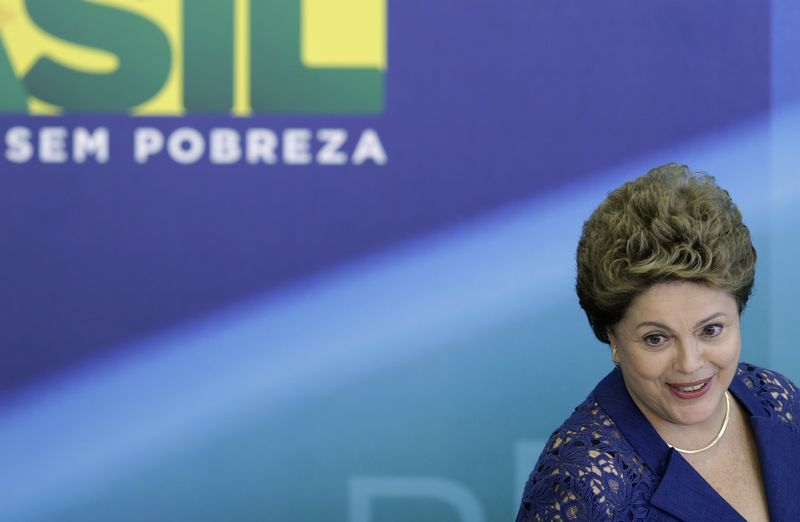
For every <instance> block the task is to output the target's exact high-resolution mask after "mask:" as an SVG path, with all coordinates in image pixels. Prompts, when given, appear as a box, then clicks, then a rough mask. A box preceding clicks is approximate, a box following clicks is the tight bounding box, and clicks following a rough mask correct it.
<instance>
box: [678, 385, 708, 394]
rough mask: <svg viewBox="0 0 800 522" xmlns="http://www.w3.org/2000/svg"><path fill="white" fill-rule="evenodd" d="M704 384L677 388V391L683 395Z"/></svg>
mask: <svg viewBox="0 0 800 522" xmlns="http://www.w3.org/2000/svg"><path fill="white" fill-rule="evenodd" d="M705 385H706V384H705V383H701V384H695V385H694V386H678V389H679V390H680V391H682V392H684V393H690V392H695V391H697V390H699V389H700V388H702V387H703V386H705Z"/></svg>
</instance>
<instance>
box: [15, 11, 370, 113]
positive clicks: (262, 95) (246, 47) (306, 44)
mask: <svg viewBox="0 0 800 522" xmlns="http://www.w3.org/2000/svg"><path fill="white" fill-rule="evenodd" d="M385 69H386V0H348V1H345V2H340V1H331V0H91V1H90V0H0V112H7V113H8V112H10V113H29V114H62V113H74V112H105V113H128V114H134V115H183V114H186V113H232V114H237V115H248V114H260V113H287V114H298V113H299V114H309V113H311V114H354V113H355V114H375V113H379V112H381V111H382V110H383V104H384V71H385Z"/></svg>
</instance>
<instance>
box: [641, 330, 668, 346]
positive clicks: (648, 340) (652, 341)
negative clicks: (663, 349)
mask: <svg viewBox="0 0 800 522" xmlns="http://www.w3.org/2000/svg"><path fill="white" fill-rule="evenodd" d="M667 339H668V338H667V336H666V335H664V334H660V333H652V334H649V335H645V336H644V344H646V345H647V346H649V347H650V348H658V347H659V346H661V345H662V344H664V343H666V342H667Z"/></svg>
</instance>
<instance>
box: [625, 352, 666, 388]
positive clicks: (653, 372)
mask: <svg viewBox="0 0 800 522" xmlns="http://www.w3.org/2000/svg"><path fill="white" fill-rule="evenodd" d="M629 363H630V364H629V369H630V370H633V371H632V372H631V373H633V374H634V375H635V377H636V379H637V380H640V381H650V382H660V381H662V380H664V375H665V374H666V373H667V372H668V371H669V367H670V364H671V363H670V358H669V355H668V354H667V353H652V352H650V353H648V352H641V353H639V354H637V355H635V356H632V357H630V359H629Z"/></svg>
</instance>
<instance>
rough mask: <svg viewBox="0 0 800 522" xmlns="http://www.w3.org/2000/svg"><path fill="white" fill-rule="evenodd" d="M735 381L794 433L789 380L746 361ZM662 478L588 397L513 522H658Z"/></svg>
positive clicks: (554, 442)
mask: <svg viewBox="0 0 800 522" xmlns="http://www.w3.org/2000/svg"><path fill="white" fill-rule="evenodd" d="M737 378H740V379H742V380H743V382H744V383H745V385H746V386H747V387H748V389H750V390H752V391H753V392H754V394H755V395H756V396H757V397H758V399H759V401H760V402H761V404H762V405H763V406H764V409H765V410H766V411H767V412H768V414H769V415H770V417H773V418H777V419H780V420H781V421H783V422H786V423H788V424H790V425H791V426H792V429H795V430H797V429H798V424H797V419H798V413H800V412H798V411H797V410H798V399H800V392H798V389H797V387H796V386H795V385H794V384H793V383H792V382H791V381H789V380H788V379H786V378H785V377H783V376H782V375H780V374H778V373H776V372H772V371H770V370H765V369H763V368H759V367H756V366H752V365H749V364H744V363H743V364H741V365H739V368H738V371H737ZM660 480H661V478H660V477H659V476H658V475H656V474H655V473H654V472H653V471H652V470H651V469H650V468H649V467H648V466H647V465H646V464H645V463H644V462H642V461H641V459H640V458H639V456H638V455H637V454H636V451H635V450H634V449H633V447H632V446H631V445H630V443H629V442H628V441H627V440H626V439H625V437H623V436H622V434H621V433H620V432H619V430H618V429H617V427H616V425H615V423H614V421H613V420H612V419H611V418H610V417H608V415H606V413H605V412H604V411H603V410H602V408H600V406H599V405H598V403H597V402H596V400H595V399H594V396H593V395H590V396H589V397H588V398H587V399H586V400H585V401H584V402H583V403H582V404H580V405H579V406H578V407H577V408H576V409H575V412H574V413H573V414H572V415H571V416H570V417H569V418H568V419H567V421H566V422H564V424H563V425H562V426H561V427H560V428H559V429H557V430H556V431H555V432H554V433H553V434H552V435H551V437H550V439H549V440H548V442H547V444H546V445H545V449H544V451H543V452H542V454H541V456H540V457H539V461H538V462H537V463H536V466H535V467H534V469H533V472H532V473H531V475H530V478H529V479H528V482H527V483H526V485H525V492H524V494H523V498H522V505H521V507H520V511H519V514H518V515H517V522H540V521H558V522H566V521H577V520H612V521H617V520H620V521H622V520H624V521H653V520H658V518H659V517H658V511H657V510H655V509H651V508H650V498H651V497H652V495H653V493H654V491H655V489H656V488H657V487H658V483H659V482H660Z"/></svg>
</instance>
